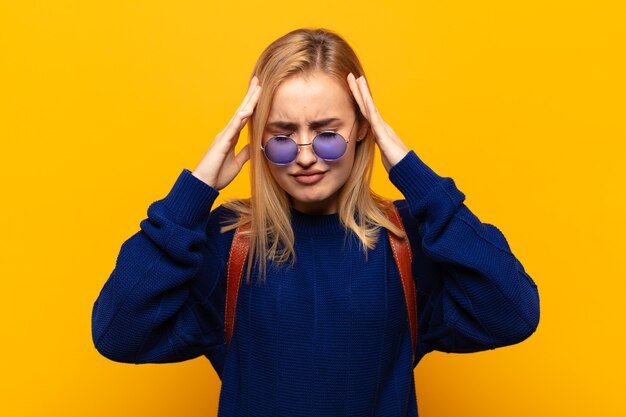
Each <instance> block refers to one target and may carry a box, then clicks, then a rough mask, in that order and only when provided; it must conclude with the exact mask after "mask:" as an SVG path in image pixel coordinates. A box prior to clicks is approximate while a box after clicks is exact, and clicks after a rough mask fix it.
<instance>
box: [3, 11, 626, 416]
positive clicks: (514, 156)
mask: <svg viewBox="0 0 626 417" xmlns="http://www.w3.org/2000/svg"><path fill="white" fill-rule="evenodd" d="M433 3H434V4H433ZM625 21H626V7H625V4H624V2H623V1H621V0H614V1H602V0H599V1H593V2H592V1H564V0H558V1H551V2H545V1H539V0H529V1H524V2H521V1H520V2H503V1H472V2H468V1H459V0H456V1H445V2H427V1H386V2H384V5H383V2H379V3H370V4H368V3H367V2H363V1H358V2H357V1H348V2H338V1H326V0H318V1H315V2H293V1H273V2H248V3H246V2H210V1H182V2H174V1H170V2H167V1H154V0H152V1H146V0H137V1H106V2H105V1H78V0H74V1H70V0H66V1H60V0H59V1H43V0H42V1H33V0H20V1H12V2H11V1H6V2H3V3H2V4H1V5H0V60H1V65H0V100H1V103H0V137H1V143H2V151H1V152H0V158H2V160H1V161H0V162H1V164H0V175H1V176H2V177H1V178H2V187H3V198H2V201H3V203H2V204H0V214H1V219H2V220H3V225H2V234H1V236H2V237H1V247H0V256H1V257H2V259H1V263H0V268H1V269H0V276H1V277H2V291H0V309H1V311H0V317H1V320H2V323H0V324H1V326H2V327H1V329H2V342H1V343H0V349H1V357H2V374H3V376H2V379H1V381H0V384H1V386H0V395H1V396H2V398H0V415H3V416H112V415H115V416H175V415H185V416H198V417H200V416H203V417H205V416H214V415H215V414H216V410H217V400H218V395H219V388H220V383H219V379H218V378H217V376H216V374H215V372H214V371H213V369H212V368H211V366H210V363H209V362H208V361H207V360H206V359H204V358H199V359H195V360H192V361H187V362H183V363H177V364H167V365H141V366H136V365H129V364H119V363H115V362H111V361H109V360H107V359H105V358H104V357H102V356H100V355H99V354H98V353H97V351H96V350H95V349H94V347H93V344H92V340H91V329H90V324H91V323H90V319H91V317H90V316H91V308H92V305H93V302H94V301H95V299H96V297H97V295H98V293H99V291H100V288H101V287H102V285H103V284H104V282H105V280H106V279H107V278H108V276H109V274H110V273H111V271H112V269H113V267H114V264H115V259H116V256H117V253H118V252H119V249H120V246H121V244H122V243H123V242H124V241H125V240H126V239H127V238H128V237H130V236H131V235H132V234H133V233H135V232H136V231H137V230H138V229H139V222H140V221H141V220H142V219H143V218H145V217H146V210H147V208H148V206H149V204H150V203H151V202H153V201H155V200H158V199H160V198H163V197H164V196H165V195H166V194H167V192H168V191H169V189H170V188H171V186H172V185H173V184H174V181H175V180H176V178H177V176H178V174H179V173H180V172H181V170H182V169H183V168H188V169H193V168H194V167H195V166H196V164H197V163H198V161H199V160H200V158H201V157H202V155H203V154H204V152H205V151H206V149H207V148H208V146H209V144H210V142H211V140H212V138H213V137H214V136H215V134H217V133H218V132H219V131H220V130H221V129H222V128H223V127H224V125H225V124H226V123H227V121H228V120H229V119H230V117H231V115H232V113H233V112H234V110H235V108H236V107H237V106H238V105H239V102H240V101H241V99H242V98H243V95H244V94H245V90H246V87H247V82H248V77H249V74H250V71H251V69H252V66H253V65H254V62H255V61H256V58H257V57H258V55H259V54H260V52H261V51H262V50H263V48H264V47H265V46H266V45H267V44H269V43H270V42H271V41H272V40H274V39H276V38H277V37H279V36H281V35H283V34H284V33H286V32H288V31H289V30H292V29H295V28H297V27H301V26H322V27H328V28H330V29H333V30H336V31H338V32H339V33H340V34H342V35H343V36H344V37H345V38H346V39H347V40H348V42H350V43H351V44H352V46H353V47H354V49H355V50H356V52H357V54H358V55H359V56H360V57H361V59H362V61H363V64H364V66H365V69H366V71H367V75H368V77H369V84H370V87H371V89H372V93H373V96H374V99H375V102H376V104H377V106H378V108H379V110H380V113H381V115H382V116H383V117H384V118H385V120H386V121H387V122H388V123H389V124H390V125H391V126H392V127H393V128H394V130H395V131H396V132H397V133H398V134H399V135H400V137H402V138H403V139H404V140H405V141H406V143H407V144H408V145H409V147H411V148H412V149H414V150H415V151H416V152H417V154H418V155H420V157H422V159H423V160H424V161H425V162H426V163H427V164H429V165H430V166H431V167H432V168H433V169H434V170H435V171H436V172H438V173H439V174H441V175H444V176H450V177H452V178H454V179H455V181H456V183H457V185H458V186H459V188H460V189H461V190H462V191H463V192H464V193H465V194H466V195H467V200H466V204H467V205H468V207H470V209H472V210H473V211H474V212H475V213H476V214H477V215H478V216H479V218H481V220H482V221H484V222H488V223H492V224H495V225H496V226H498V227H499V228H500V229H501V230H502V231H503V232H504V234H505V235H506V237H507V239H508V241H509V244H510V245H511V248H512V250H513V252H514V253H515V254H516V255H517V256H518V257H519V259H520V260H521V261H522V263H523V264H524V266H525V267H526V269H527V271H528V272H529V273H530V275H531V276H532V277H533V278H534V279H535V281H536V282H537V284H538V286H539V290H540V296H541V301H542V318H541V323H540V326H539V329H538V331H537V332H536V333H535V334H534V335H533V336H532V337H531V338H530V339H528V340H527V341H525V342H524V343H522V344H519V345H515V346H511V347H506V348H502V349H498V350H495V351H488V352H483V353H476V354H470V355H454V354H444V353H437V352H435V353H432V354H430V355H428V356H426V358H424V360H423V361H422V362H421V363H420V365H419V366H418V367H417V369H416V371H415V374H416V382H417V394H418V398H419V406H420V415H421V416H425V417H444V416H476V417H479V416H480V417H490V416H493V417H502V416H507V417H517V416H588V415H596V416H617V415H626V411H625V410H626V407H625V406H624V404H623V402H624V400H623V394H624V392H623V391H624V386H625V384H624V375H626V366H625V364H624V360H623V353H624V352H625V351H626V343H625V340H626V338H625V337H624V313H623V308H624V304H625V303H624V301H623V293H624V291H625V290H626V284H624V282H625V281H626V269H625V266H624V255H623V254H622V252H623V250H624V249H625V245H624V243H623V238H624V236H626V227H625V222H624V220H623V215H624V213H625V212H626V207H625V206H626V204H625V202H626V187H625V186H624V182H625V180H626V173H625V171H624V168H623V167H624V163H625V162H626V161H625V159H626V153H625V152H624V140H625V138H626V127H625V123H624V122H625V120H624V119H625V115H626V104H625V101H626V94H625V93H626V91H625V90H626V88H625V87H626V83H625V81H624V79H625V74H626V65H625V61H626V60H625V56H626V51H625V45H626V43H625V40H626V30H625V27H626V26H625V25H624V22H625ZM247 181H248V179H247V172H246V173H244V175H242V176H240V177H238V178H237V180H236V181H235V183H234V184H232V185H231V186H230V187H229V188H227V189H226V190H224V192H223V193H222V194H221V195H220V199H219V201H218V202H221V201H223V200H224V198H228V197H233V196H240V197H243V196H247V195H248V187H247ZM374 188H375V190H376V191H378V192H379V193H381V194H384V195H386V196H388V197H390V198H398V197H400V194H399V192H398V191H397V190H396V189H395V188H394V187H393V186H391V184H390V183H389V181H388V179H387V175H386V172H385V171H384V168H383V167H382V164H381V163H380V161H377V166H376V172H375V181H374Z"/></svg>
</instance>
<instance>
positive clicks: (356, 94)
mask: <svg viewBox="0 0 626 417" xmlns="http://www.w3.org/2000/svg"><path fill="white" fill-rule="evenodd" d="M348 85H349V86H350V90H351V91H352V95H353V96H354V99H355V100H356V103H357V104H358V106H359V110H361V114H363V116H367V115H366V110H365V105H364V104H363V96H362V95H361V91H360V90H359V86H358V85H357V82H356V78H354V74H352V73H350V74H348Z"/></svg>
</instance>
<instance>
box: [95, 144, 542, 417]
mask: <svg viewBox="0 0 626 417" xmlns="http://www.w3.org/2000/svg"><path fill="white" fill-rule="evenodd" d="M389 178H390V180H391V181H392V183H393V184H394V185H395V186H396V187H397V188H398V189H399V190H400V191H401V192H402V194H403V195H404V196H405V198H406V199H405V200H399V201H396V202H395V204H396V206H397V207H398V208H399V210H400V214H401V216H402V219H403V223H404V225H405V228H406V230H407V233H408V234H409V237H410V241H411V245H412V250H413V274H414V277H415V281H416V287H417V291H418V294H417V302H418V311H419V328H418V346H417V357H416V359H415V360H414V361H413V360H412V357H411V356H412V350H411V335H410V331H409V326H408V321H407V313H406V308H405V304H404V293H403V290H402V283H401V280H400V277H399V275H398V271H397V268H396V265H395V263H394V260H393V255H392V252H391V247H390V246H389V242H388V239H387V235H386V233H387V232H386V230H384V229H383V230H382V231H381V234H380V237H379V240H378V244H377V245H376V247H375V248H374V249H372V250H369V252H368V256H367V259H366V257H365V254H364V253H363V252H362V250H361V249H360V247H359V241H358V239H357V238H356V237H355V236H354V234H353V233H352V232H346V230H345V229H344V227H343V226H342V225H341V223H340V222H339V218H338V215H336V214H333V215H308V214H305V213H301V212H299V211H297V210H295V209H291V216H292V225H293V230H294V234H295V251H296V259H297V262H296V264H295V265H293V266H290V265H276V264H270V265H269V268H268V277H267V282H266V284H261V285H258V284H257V281H256V279H255V278H254V276H253V277H252V278H253V279H252V283H251V284H246V283H245V281H244V282H242V284H241V287H240V290H239V298H238V302H237V307H236V308H237V312H236V317H237V321H236V324H235V329H234V333H233V338H232V341H231V345H230V346H229V348H228V349H227V348H226V346H225V335H224V304H225V293H226V263H227V260H228V251H229V248H230V243H231V241H232V237H233V234H234V231H230V232H226V233H220V231H219V229H220V226H222V224H223V222H224V221H225V220H226V219H228V218H229V216H231V217H232V215H233V213H232V212H230V211H228V210H226V209H224V208H223V207H222V206H220V207H217V208H216V209H214V210H212V211H211V208H212V205H213V203H214V201H215V198H216V197H217V195H218V192H217V191H216V190H215V189H213V188H211V187H210V186H208V185H207V184H205V183H204V182H202V181H201V180H199V179H198V178H196V177H194V176H193V175H192V174H191V172H190V171H189V170H187V169H183V171H182V173H181V174H180V176H179V177H178V179H177V181H176V182H175V184H174V186H173V188H172V189H171V191H170V192H169V193H168V195H167V196H166V197H165V198H164V199H162V200H159V201H156V202H154V203H153V204H151V205H150V207H149V208H148V218H146V219H144V220H142V221H141V223H140V230H139V231H138V232H137V233H136V234H134V235H133V236H131V237H130V238H129V239H128V240H127V241H126V242H125V243H124V244H123V245H122V247H121V250H120V253H119V256H118V258H117V263H116V266H115V269H114V270H113V272H112V274H111V276H110V277H109V279H108V280H107V282H106V283H105V285H104V287H103V289H102V291H101V293H100V295H99V297H98V299H97V300H96V302H95V303H94V306H93V314H92V332H93V340H94V343H95V346H96V348H97V349H98V351H99V352H100V353H101V354H102V355H104V356H106V357H107V358H110V359H112V360H114V361H120V362H128V363H162V362H178V361H183V360H187V359H191V358H195V357H198V356H201V355H204V356H206V357H207V358H208V359H210V360H211V363H212V365H213V367H214V368H215V370H216V372H217V374H218V375H219V377H220V378H221V380H222V388H221V392H220V400H219V411H218V414H219V415H220V416H224V417H230V416H237V417H240V416H305V415H306V416H359V417H362V416H394V417H397V416H417V402H416V395H415V385H414V379H413V368H414V367H415V365H417V362H419V360H420V359H421V358H422V357H423V356H424V355H425V354H426V353H428V352H430V351H432V350H440V351H444V352H473V351H480V350H485V349H493V348H496V347H499V346H505V345H510V344H514V343H517V342H520V341H522V340H524V339H525V338H527V337H528V336H529V335H530V334H532V333H533V332H534V331H535V329H536V327H537V324H538V322H539V296H538V292H537V287H536V285H535V283H534V282H533V280H532V279H531V278H530V277H529V276H528V274H527V273H526V272H525V270H524V268H523V266H522V265H521V264H520V262H519V261H518V260H517V259H516V257H515V256H514V255H513V254H512V253H511V250H510V248H509V246H508V244H507V242H506V239H505V238H504V236H503V235H502V233H501V232H500V231H499V230H498V229H497V228H496V227H494V226H492V225H490V224H486V223H481V222H480V220H479V219H478V218H477V217H476V216H475V215H474V214H473V213H472V212H471V211H470V210H469V209H468V208H467V207H466V206H465V205H464V204H463V201H464V198H465V196H464V195H463V193H462V192H461V191H459V190H458V189H457V188H456V186H455V184H454V182H453V180H452V179H451V178H445V177H440V176H438V175H437V174H436V173H435V172H433V171H432V170H431V169H430V168H429V167H428V166H426V165H425V164H424V163H423V162H422V161H421V159H419V158H418V157H417V155H416V154H415V153H414V152H413V151H411V152H410V153H409V154H408V155H407V156H406V157H404V158H403V159H402V160H401V161H400V162H399V163H398V164H396V165H395V166H394V167H393V168H392V169H391V171H390V173H389ZM253 271H254V270H253Z"/></svg>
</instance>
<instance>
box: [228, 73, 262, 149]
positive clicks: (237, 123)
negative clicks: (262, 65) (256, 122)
mask: <svg viewBox="0 0 626 417" xmlns="http://www.w3.org/2000/svg"><path fill="white" fill-rule="evenodd" d="M251 94H252V95H251V96H250V97H249V98H248V99H247V103H245V104H246V106H245V107H240V108H238V109H237V111H236V112H235V114H234V115H233V117H232V118H231V119H230V120H229V121H228V124H227V125H226V127H225V128H224V130H223V132H224V134H225V135H228V136H229V137H233V136H234V135H235V134H238V133H239V131H241V129H243V127H244V125H245V124H246V122H247V121H248V118H249V117H250V116H251V115H252V113H253V112H254V107H255V106H256V103H257V101H258V99H259V96H260V95H261V86H259V85H257V86H255V87H254V89H253V90H252V91H251ZM242 105H243V103H242Z"/></svg>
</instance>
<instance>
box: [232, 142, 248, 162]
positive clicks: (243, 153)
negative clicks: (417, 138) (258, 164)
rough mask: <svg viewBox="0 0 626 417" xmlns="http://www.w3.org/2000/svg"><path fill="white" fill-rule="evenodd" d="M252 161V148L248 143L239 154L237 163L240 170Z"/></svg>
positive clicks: (236, 157) (236, 159) (236, 158)
mask: <svg viewBox="0 0 626 417" xmlns="http://www.w3.org/2000/svg"><path fill="white" fill-rule="evenodd" d="M249 159H250V146H249V144H247V143H246V145H245V146H244V147H243V148H241V150H240V151H239V153H238V154H237V155H236V156H235V162H236V164H237V166H238V167H239V168H241V167H242V166H243V164H245V163H246V162H247V161H248V160H249Z"/></svg>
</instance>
